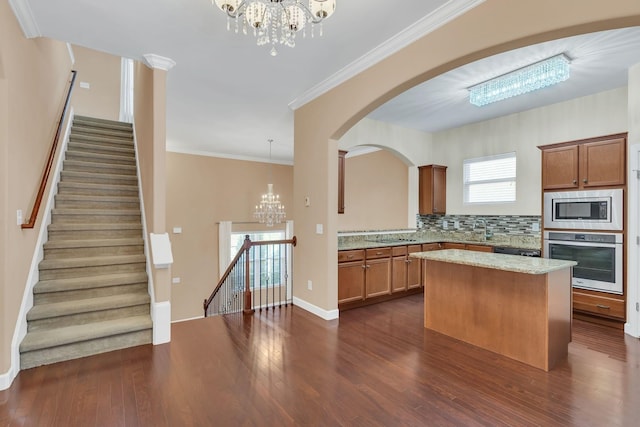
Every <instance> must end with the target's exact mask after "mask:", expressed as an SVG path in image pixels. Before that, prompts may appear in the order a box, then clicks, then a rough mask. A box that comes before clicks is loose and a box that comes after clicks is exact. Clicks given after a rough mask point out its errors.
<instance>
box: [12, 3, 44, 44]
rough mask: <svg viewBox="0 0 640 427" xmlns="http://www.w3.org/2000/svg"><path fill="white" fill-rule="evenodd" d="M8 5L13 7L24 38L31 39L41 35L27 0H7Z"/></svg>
mask: <svg viewBox="0 0 640 427" xmlns="http://www.w3.org/2000/svg"><path fill="white" fill-rule="evenodd" d="M9 5H10V6H11V9H13V14H14V15H15V16H16V19H17V20H18V24H20V28H22V32H23V33H24V36H25V37H26V38H28V39H32V38H35V37H41V36H42V33H40V28H38V23H37V22H36V18H35V16H33V10H31V5H30V4H29V0H9Z"/></svg>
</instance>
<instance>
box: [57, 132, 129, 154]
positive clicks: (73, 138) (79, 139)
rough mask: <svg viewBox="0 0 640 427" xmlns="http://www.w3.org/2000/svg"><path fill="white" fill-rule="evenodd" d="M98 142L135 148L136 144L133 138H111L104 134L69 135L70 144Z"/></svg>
mask: <svg viewBox="0 0 640 427" xmlns="http://www.w3.org/2000/svg"><path fill="white" fill-rule="evenodd" d="M72 143H80V144H98V145H104V146H110V147H114V148H124V149H129V150H131V149H135V145H134V144H133V141H132V140H125V139H119V138H110V137H104V136H91V135H74V134H71V135H70V136H69V144H72Z"/></svg>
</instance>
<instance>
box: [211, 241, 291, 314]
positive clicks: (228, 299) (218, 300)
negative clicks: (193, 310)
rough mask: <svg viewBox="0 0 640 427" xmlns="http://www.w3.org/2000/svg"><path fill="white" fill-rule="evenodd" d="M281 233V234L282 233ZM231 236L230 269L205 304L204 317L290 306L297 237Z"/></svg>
mask: <svg viewBox="0 0 640 427" xmlns="http://www.w3.org/2000/svg"><path fill="white" fill-rule="evenodd" d="M279 233H282V234H279ZM241 236H242V241H241V242H240V239H239V238H238V234H237V233H235V234H232V237H231V246H232V248H234V249H232V250H234V251H235V254H233V256H234V258H233V261H232V262H231V265H230V266H229V268H227V271H226V272H225V274H224V275H223V276H222V278H221V279H220V281H219V282H218V285H217V286H216V288H215V290H214V291H213V293H212V294H211V296H210V297H209V298H208V299H206V300H205V301H204V309H205V316H211V315H216V314H226V313H233V312H239V311H244V312H245V313H250V312H252V311H253V310H254V309H263V308H270V307H276V306H281V305H288V304H290V303H291V302H292V298H293V295H292V288H291V283H292V277H291V274H290V272H291V265H292V255H293V251H292V248H293V246H295V244H296V238H295V237H293V238H292V239H289V240H286V239H284V238H280V239H272V238H273V237H284V232H265V233H254V234H253V237H254V238H255V239H268V240H257V241H253V240H252V239H251V235H249V234H245V235H241Z"/></svg>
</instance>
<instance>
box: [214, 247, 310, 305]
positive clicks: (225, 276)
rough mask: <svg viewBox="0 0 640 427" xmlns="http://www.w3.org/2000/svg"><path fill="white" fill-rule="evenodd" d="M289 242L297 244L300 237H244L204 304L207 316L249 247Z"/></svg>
mask: <svg viewBox="0 0 640 427" xmlns="http://www.w3.org/2000/svg"><path fill="white" fill-rule="evenodd" d="M289 243H290V244H292V245H293V246H296V244H297V243H298V238H297V237H296V236H293V238H291V239H284V240H261V241H258V242H252V241H251V239H249V235H247V236H246V237H245V239H244V242H243V243H242V246H241V247H240V249H238V253H237V254H236V256H235V257H234V258H233V260H232V261H231V262H230V263H229V266H228V267H227V269H226V270H225V272H224V274H223V275H222V277H220V280H219V281H218V284H217V285H216V287H215V288H214V289H213V292H211V296H209V298H207V299H205V300H204V304H203V306H204V312H205V317H206V313H207V309H208V308H209V305H210V304H211V301H213V298H214V297H215V296H216V294H217V293H218V291H219V290H220V288H221V287H222V285H223V284H224V282H225V280H227V278H228V277H229V274H231V272H232V271H233V268H234V267H235V265H236V264H237V263H238V261H239V260H240V257H241V256H242V253H243V252H245V251H248V250H249V249H251V247H252V246H264V245H282V244H289ZM248 258H249V257H248V254H247V259H248ZM247 277H249V276H248V275H247Z"/></svg>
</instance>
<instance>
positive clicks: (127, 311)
mask: <svg viewBox="0 0 640 427" xmlns="http://www.w3.org/2000/svg"><path fill="white" fill-rule="evenodd" d="M149 313H150V309H149V304H139V305H134V306H130V307H119V308H111V309H108V310H99V311H91V312H88V313H79V314H72V315H69V316H58V317H52V318H49V319H39V320H30V321H29V322H28V327H27V331H41V330H47V329H54V328H62V327H65V326H73V325H83V324H86V323H93V322H102V321H104V320H113V319H119V318H123V317H131V316H143V315H145V314H149Z"/></svg>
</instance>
